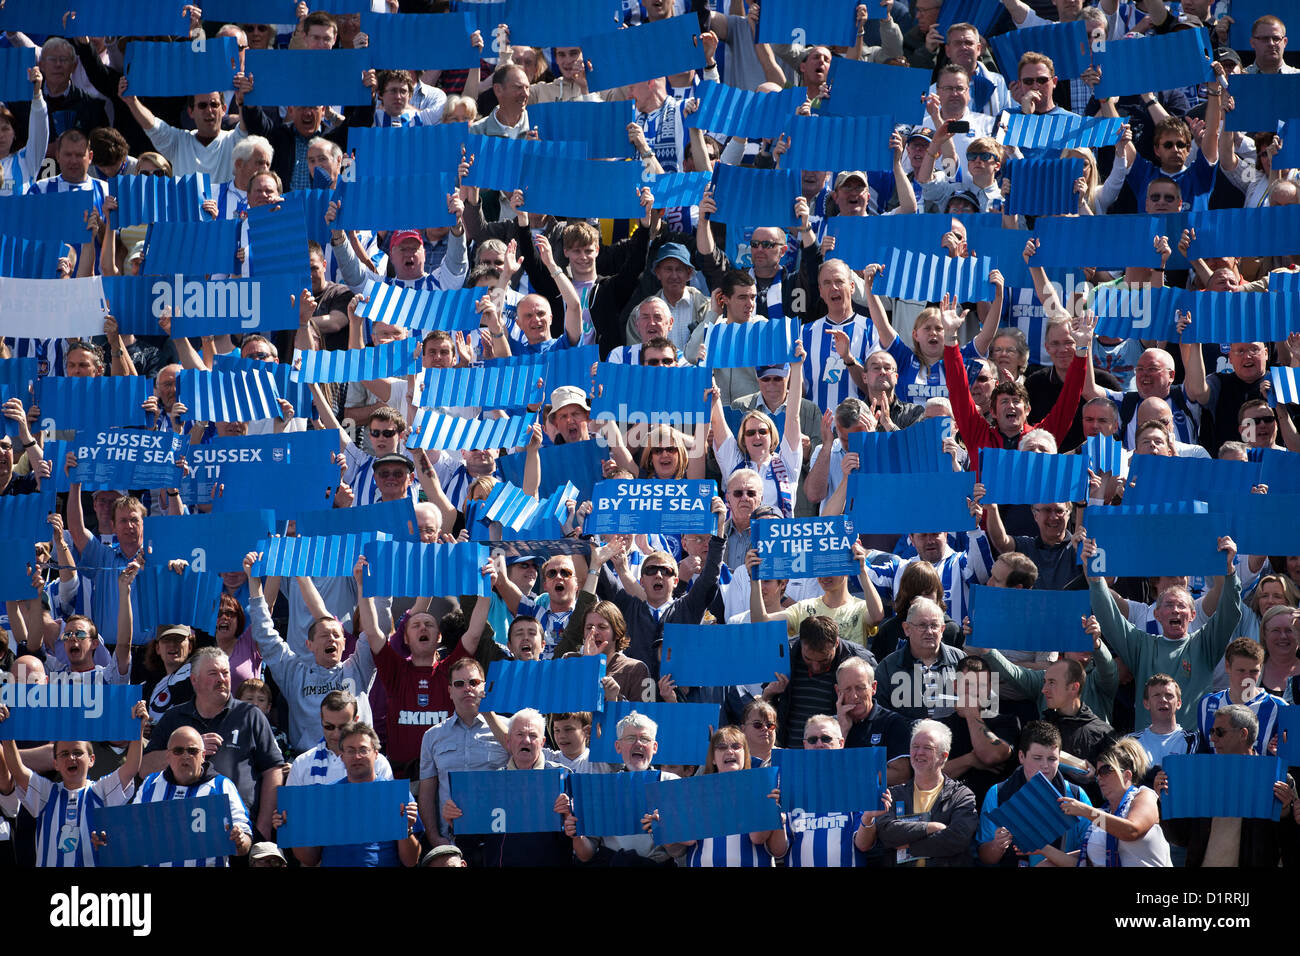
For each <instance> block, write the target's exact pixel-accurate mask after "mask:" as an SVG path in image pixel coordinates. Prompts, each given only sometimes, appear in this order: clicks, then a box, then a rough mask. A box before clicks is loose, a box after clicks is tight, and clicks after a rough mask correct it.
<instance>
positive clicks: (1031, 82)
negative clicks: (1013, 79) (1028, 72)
mask: <svg viewBox="0 0 1300 956" xmlns="http://www.w3.org/2000/svg"><path fill="white" fill-rule="evenodd" d="M1020 82H1021V83H1023V84H1025V85H1026V86H1046V85H1047V84H1048V83H1051V82H1052V78H1051V77H1050V76H1025V77H1021V80H1020Z"/></svg>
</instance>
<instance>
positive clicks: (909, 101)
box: [820, 4, 930, 123]
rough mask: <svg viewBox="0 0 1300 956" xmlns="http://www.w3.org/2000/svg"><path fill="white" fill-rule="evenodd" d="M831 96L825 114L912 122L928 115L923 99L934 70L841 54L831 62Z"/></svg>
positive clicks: (822, 105)
mask: <svg viewBox="0 0 1300 956" xmlns="http://www.w3.org/2000/svg"><path fill="white" fill-rule="evenodd" d="M867 8H868V9H870V8H871V4H867ZM828 79H829V80H830V87H831V92H830V96H829V97H827V98H826V99H824V100H822V103H821V110H820V112H821V114H822V115H823V116H892V117H893V118H894V121H895V122H900V123H910V122H912V120H913V118H914V117H917V116H924V115H925V103H924V102H923V100H924V99H925V96H926V95H927V94H928V93H929V92H930V71H929V70H916V69H908V68H900V67H897V66H886V65H885V64H883V63H865V62H861V61H858V60H848V59H845V58H844V57H841V56H837V57H835V58H834V59H833V60H832V61H831V70H830V74H829V76H828Z"/></svg>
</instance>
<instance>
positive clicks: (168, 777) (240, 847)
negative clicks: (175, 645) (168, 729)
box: [95, 727, 253, 866]
mask: <svg viewBox="0 0 1300 956" xmlns="http://www.w3.org/2000/svg"><path fill="white" fill-rule="evenodd" d="M203 749H204V747H203V736H202V735H201V734H200V733H199V732H198V730H196V729H195V728H193V727H177V728H176V729H175V730H173V731H172V734H171V736H170V737H168V738H167V766H166V767H164V768H163V769H162V770H160V771H158V772H157V773H151V774H150V775H149V776H148V777H146V778H145V781H144V783H143V784H141V785H140V790H139V792H138V793H136V797H135V800H134V802H135V803H157V802H158V801H160V800H186V799H196V798H198V797H210V796H213V795H215V794H224V795H225V797H226V800H227V801H228V802H229V804H230V822H229V823H227V824H225V828H226V832H227V834H229V836H230V842H231V845H232V847H233V853H234V855H236V856H244V855H246V854H247V853H248V850H249V847H251V846H252V845H253V831H252V828H251V827H250V826H249V824H248V812H247V810H245V808H244V801H243V800H242V799H240V796H239V790H238V789H237V788H236V787H235V784H234V781H232V780H230V779H229V778H228V777H223V776H222V775H221V774H219V773H217V772H216V771H215V770H213V769H212V765H211V764H209V763H208V762H207V760H206V758H205V757H204V753H203ZM195 812H196V813H197V812H198V811H195ZM191 825H192V826H199V825H204V826H208V827H215V826H218V825H219V821H217V820H200V819H199V818H198V817H194V818H193V821H192V823H191ZM104 839H105V835H104V834H102V833H101V834H97V838H96V840H95V843H96V845H97V846H103V845H104ZM172 865H173V864H172V863H160V864H159V866H172ZM180 865H182V866H229V865H230V864H229V860H228V858H227V857H224V856H219V857H218V856H210V857H207V858H206V859H202V860H199V859H191V860H185V861H184V862H183V863H182V864H180Z"/></svg>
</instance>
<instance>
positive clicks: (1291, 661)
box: [1259, 604, 1300, 704]
mask: <svg viewBox="0 0 1300 956" xmlns="http://www.w3.org/2000/svg"><path fill="white" fill-rule="evenodd" d="M1259 632H1260V643H1261V644H1263V645H1264V668H1263V670H1262V671H1260V674H1259V686H1260V687H1262V688H1264V689H1265V690H1266V691H1268V692H1269V693H1270V694H1276V695H1277V696H1279V697H1281V698H1282V699H1283V700H1284V701H1286V702H1287V703H1288V704H1294V703H1295V702H1296V700H1297V698H1298V697H1300V695H1298V694H1297V691H1298V690H1300V687H1297V685H1300V657H1297V653H1296V652H1297V651H1300V611H1297V610H1296V609H1295V608H1293V607H1291V606H1290V605H1288V604H1276V605H1274V606H1273V607H1270V608H1269V609H1268V610H1267V611H1265V612H1264V616H1263V618H1262V620H1261V621H1260V625H1259Z"/></svg>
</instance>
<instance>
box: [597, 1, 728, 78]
mask: <svg viewBox="0 0 1300 956" xmlns="http://www.w3.org/2000/svg"><path fill="white" fill-rule="evenodd" d="M578 46H581V47H582V55H583V56H584V57H586V59H587V63H588V64H589V66H588V68H587V88H588V89H589V90H591V91H593V92H598V91H601V90H612V89H615V88H616V87H620V86H630V85H631V84H633V83H638V82H640V81H641V80H650V79H654V78H655V77H659V76H673V75H675V74H677V73H684V72H686V71H687V70H703V69H704V46H703V44H701V43H700V20H699V17H697V16H696V15H695V14H694V13H693V12H692V13H688V14H685V15H684V16H677V17H669V18H667V19H666V20H657V21H655V22H653V23H642V24H640V25H639V26H635V27H631V28H629V29H626V30H612V29H611V30H609V31H602V32H600V33H595V34H588V35H587V36H584V37H583V38H582V40H581V42H580V43H579V44H578Z"/></svg>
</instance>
